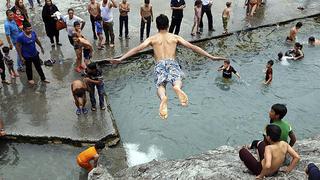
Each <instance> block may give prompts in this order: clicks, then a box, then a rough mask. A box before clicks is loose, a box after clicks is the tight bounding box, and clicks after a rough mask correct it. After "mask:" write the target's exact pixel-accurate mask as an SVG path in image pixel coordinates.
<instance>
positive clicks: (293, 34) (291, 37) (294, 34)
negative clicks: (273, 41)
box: [286, 22, 302, 42]
mask: <svg viewBox="0 0 320 180" xmlns="http://www.w3.org/2000/svg"><path fill="white" fill-rule="evenodd" d="M301 27H302V22H298V23H297V24H296V26H295V27H293V28H291V30H290V33H289V36H287V39H286V40H287V41H288V42H294V41H296V38H297V34H298V32H299V30H300V28H301Z"/></svg>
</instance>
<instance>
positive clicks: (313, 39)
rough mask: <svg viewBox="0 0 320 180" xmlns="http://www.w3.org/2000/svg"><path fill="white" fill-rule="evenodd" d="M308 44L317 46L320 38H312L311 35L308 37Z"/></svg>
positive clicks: (319, 43)
mask: <svg viewBox="0 0 320 180" xmlns="http://www.w3.org/2000/svg"><path fill="white" fill-rule="evenodd" d="M308 42H309V45H311V46H318V45H320V40H319V39H316V38H314V37H313V36H311V37H309V41H308Z"/></svg>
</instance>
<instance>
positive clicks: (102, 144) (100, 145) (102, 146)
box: [94, 141, 106, 149]
mask: <svg viewBox="0 0 320 180" xmlns="http://www.w3.org/2000/svg"><path fill="white" fill-rule="evenodd" d="M105 147H106V144H105V143H104V142H102V141H98V142H96V144H95V145H94V148H96V149H103V148H105Z"/></svg>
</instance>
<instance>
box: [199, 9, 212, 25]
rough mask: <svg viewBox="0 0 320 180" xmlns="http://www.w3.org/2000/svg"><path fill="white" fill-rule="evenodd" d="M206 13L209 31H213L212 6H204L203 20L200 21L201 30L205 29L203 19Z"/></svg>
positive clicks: (202, 11)
mask: <svg viewBox="0 0 320 180" xmlns="http://www.w3.org/2000/svg"><path fill="white" fill-rule="evenodd" d="M204 13H206V15H207V18H208V24H209V30H212V29H213V19H212V13H211V6H209V5H206V6H202V10H201V20H200V24H199V28H203V21H202V18H203V15H204Z"/></svg>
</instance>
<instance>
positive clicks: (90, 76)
mask: <svg viewBox="0 0 320 180" xmlns="http://www.w3.org/2000/svg"><path fill="white" fill-rule="evenodd" d="M85 73H86V77H85V78H84V82H85V83H86V84H87V86H88V88H89V95H90V101H91V110H92V111H96V109H97V107H96V98H95V87H97V90H98V95H99V105H100V109H101V110H105V109H106V107H105V105H104V94H105V92H104V82H103V76H102V71H101V70H100V69H98V67H97V64H96V63H90V64H88V66H87V69H86V72H85Z"/></svg>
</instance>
